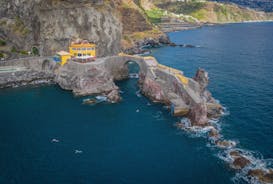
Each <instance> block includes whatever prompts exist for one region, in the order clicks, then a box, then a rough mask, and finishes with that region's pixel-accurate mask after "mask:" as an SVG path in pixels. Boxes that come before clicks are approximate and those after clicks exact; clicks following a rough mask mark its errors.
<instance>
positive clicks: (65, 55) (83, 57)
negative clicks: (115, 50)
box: [54, 40, 96, 65]
mask: <svg viewBox="0 0 273 184" xmlns="http://www.w3.org/2000/svg"><path fill="white" fill-rule="evenodd" d="M69 59H72V60H73V61H77V62H83V63H85V62H91V61H94V60H95V59H96V44H93V43H89V42H88V41H86V40H80V41H77V42H72V43H71V44H70V46H69V52H66V51H60V52H58V53H57V55H56V56H55V57H54V60H55V61H56V62H60V63H61V65H64V64H65V63H67V61H68V60H69Z"/></svg>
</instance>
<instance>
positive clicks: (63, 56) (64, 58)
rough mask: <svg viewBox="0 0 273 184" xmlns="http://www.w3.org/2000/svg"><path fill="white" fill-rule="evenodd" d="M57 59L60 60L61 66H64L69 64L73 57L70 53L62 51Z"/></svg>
mask: <svg viewBox="0 0 273 184" xmlns="http://www.w3.org/2000/svg"><path fill="white" fill-rule="evenodd" d="M57 57H58V58H59V61H60V62H61V65H64V64H65V63H66V62H67V60H69V59H71V57H72V55H71V54H70V53H69V52H66V51H60V52H57Z"/></svg>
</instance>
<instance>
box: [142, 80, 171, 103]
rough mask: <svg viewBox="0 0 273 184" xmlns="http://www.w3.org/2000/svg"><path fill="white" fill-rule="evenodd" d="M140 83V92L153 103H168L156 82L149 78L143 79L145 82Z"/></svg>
mask: <svg viewBox="0 0 273 184" xmlns="http://www.w3.org/2000/svg"><path fill="white" fill-rule="evenodd" d="M141 83H142V86H141V90H142V93H143V94H144V95H145V96H147V97H149V98H150V99H151V100H152V101H154V102H162V103H165V104H167V103H168V100H167V98H166V95H165V94H164V91H163V90H162V88H161V86H160V85H159V84H158V83H157V82H156V81H154V80H152V79H150V78H145V80H144V81H143V82H141Z"/></svg>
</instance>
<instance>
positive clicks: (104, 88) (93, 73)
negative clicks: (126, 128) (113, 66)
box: [55, 62, 120, 102]
mask: <svg viewBox="0 0 273 184" xmlns="http://www.w3.org/2000/svg"><path fill="white" fill-rule="evenodd" d="M55 81H56V83H58V84H59V85H60V87H61V88H63V89H66V90H71V91H72V92H73V93H74V94H75V95H76V96H78V95H79V96H86V95H95V94H98V95H105V96H108V97H109V99H110V100H111V101H113V102H117V101H119V100H120V96H119V92H118V87H117V86H116V85H115V83H114V81H113V77H112V76H111V75H110V74H109V72H108V71H107V70H105V68H104V64H103V63H102V64H99V63H98V64H97V65H92V64H85V65H83V64H80V63H76V62H69V63H68V64H66V65H64V66H63V67H61V68H60V69H59V70H58V72H57V73H56V77H55Z"/></svg>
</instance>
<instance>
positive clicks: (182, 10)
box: [158, 1, 205, 15]
mask: <svg viewBox="0 0 273 184" xmlns="http://www.w3.org/2000/svg"><path fill="white" fill-rule="evenodd" d="M158 6H159V7H160V8H162V9H167V10H169V11H170V12H173V13H176V14H186V15H189V14H192V13H194V12H196V11H198V10H200V9H202V8H204V6H205V2H194V1H191V2H168V3H164V4H159V5H158Z"/></svg>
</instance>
